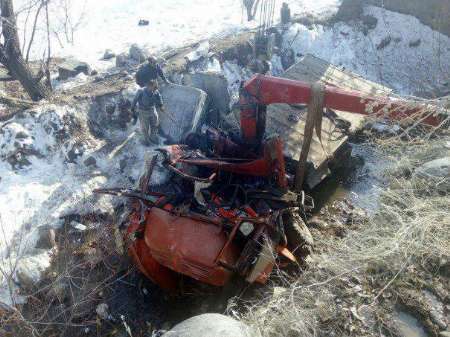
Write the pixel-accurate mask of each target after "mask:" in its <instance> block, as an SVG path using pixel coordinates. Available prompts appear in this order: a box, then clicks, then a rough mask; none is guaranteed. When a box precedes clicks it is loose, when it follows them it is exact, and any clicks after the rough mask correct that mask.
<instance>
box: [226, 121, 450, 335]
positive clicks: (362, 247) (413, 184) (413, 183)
mask: <svg viewBox="0 0 450 337" xmlns="http://www.w3.org/2000/svg"><path fill="white" fill-rule="evenodd" d="M407 131H408V133H403V134H402V135H398V136H394V137H391V138H389V139H384V140H382V141H379V140H378V141H376V142H375V143H374V144H373V145H374V146H375V147H377V150H379V151H381V152H382V153H383V154H384V155H386V156H388V157H390V158H392V160H393V165H392V166H391V167H390V168H389V169H388V170H387V171H385V172H380V174H383V175H384V176H385V177H386V179H387V180H388V184H387V187H386V188H385V189H384V190H380V204H379V207H378V209H377V211H376V213H375V214H373V215H371V216H368V217H367V218H366V219H364V221H360V222H359V226H358V227H357V228H352V229H351V230H349V231H347V235H345V236H344V237H343V238H339V239H337V238H336V237H334V236H333V237H330V236H329V235H325V234H321V233H320V232H315V234H316V235H315V240H316V246H317V247H319V251H321V252H320V253H318V254H317V255H316V256H315V257H314V261H313V263H312V266H311V268H310V269H309V270H306V271H304V272H303V273H301V274H299V275H296V276H292V275H290V276H289V275H286V274H281V273H280V274H279V277H278V278H277V280H275V281H274V286H281V287H282V288H275V292H274V290H273V289H265V290H264V291H263V296H262V297H261V299H260V300H257V301H255V300H253V301H251V302H248V303H245V304H244V305H245V307H246V310H245V311H244V313H243V314H242V311H241V312H239V311H238V310H237V307H238V306H234V305H233V304H232V305H231V306H230V312H231V313H232V314H234V315H235V316H238V317H239V318H241V319H242V320H243V321H245V322H246V323H248V324H250V325H252V326H255V327H257V328H258V329H259V330H260V332H261V334H262V335H263V336H271V337H272V336H302V337H303V336H348V335H354V336H361V335H379V331H381V330H382V329H384V328H385V325H384V323H383V320H384V313H385V311H383V310H382V305H383V302H384V301H385V297H388V296H391V294H392V293H395V291H396V287H397V286H398V285H400V284H401V282H402V280H409V279H410V277H411V275H413V274H414V275H415V274H416V273H419V274H420V272H418V271H424V272H426V273H429V274H430V275H434V274H436V273H437V274H439V269H440V268H442V263H445V261H448V260H449V259H450V230H449V229H450V218H449V216H448V205H450V195H449V194H448V190H447V191H445V190H444V191H443V190H442V189H441V188H439V186H438V184H437V183H436V181H429V180H424V179H422V178H420V177H418V176H417V175H416V174H415V170H416V169H417V168H418V167H419V166H420V165H422V164H423V163H425V162H428V161H430V160H433V159H437V158H442V157H444V156H447V157H448V156H449V155H450V149H449V148H448V141H449V140H450V137H449V134H448V133H446V134H441V135H440V136H439V137H436V135H435V132H436V131H435V130H433V136H431V135H430V134H429V133H428V134H425V135H424V134H421V137H417V136H415V137H414V139H412V138H410V134H411V130H409V129H407ZM447 183H448V181H447ZM439 185H440V186H442V181H440V182H439ZM317 233H318V235H317ZM446 268H448V266H447V267H446ZM274 293H275V295H274ZM241 304H242V303H241ZM363 321H364V324H361V322H363ZM378 330H379V331H378ZM375 332H377V333H375Z"/></svg>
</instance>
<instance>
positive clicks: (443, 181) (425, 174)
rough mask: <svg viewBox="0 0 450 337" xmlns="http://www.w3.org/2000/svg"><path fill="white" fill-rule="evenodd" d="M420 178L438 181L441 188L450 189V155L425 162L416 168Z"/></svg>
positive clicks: (433, 181)
mask: <svg viewBox="0 0 450 337" xmlns="http://www.w3.org/2000/svg"><path fill="white" fill-rule="evenodd" d="M416 175H417V176H418V177H419V178H422V179H425V180H427V181H428V182H430V183H436V184H437V187H438V188H439V189H443V190H450V157H444V158H440V159H436V160H433V161H430V162H428V163H425V164H423V165H422V166H420V167H419V168H418V169H417V170H416Z"/></svg>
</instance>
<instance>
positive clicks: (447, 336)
mask: <svg viewBox="0 0 450 337" xmlns="http://www.w3.org/2000/svg"><path fill="white" fill-rule="evenodd" d="M439 337H450V331H441V332H440V333H439Z"/></svg>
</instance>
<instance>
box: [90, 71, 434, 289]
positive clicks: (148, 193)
mask: <svg viewBox="0 0 450 337" xmlns="http://www.w3.org/2000/svg"><path fill="white" fill-rule="evenodd" d="M274 103H288V104H308V113H307V118H306V125H305V132H304V139H303V148H302V149H301V150H300V149H299V151H300V155H299V158H300V160H299V163H298V166H297V170H296V172H295V177H294V175H290V174H288V172H287V171H286V165H285V158H284V148H283V141H282V140H281V138H280V137H277V136H275V137H269V138H266V137H265V127H266V108H267V106H268V105H270V104H274ZM325 108H329V109H337V110H343V111H348V112H353V113H357V114H362V115H383V116H384V117H387V118H391V119H399V118H404V117H411V116H414V115H416V114H418V112H419V110H420V109H422V108H423V107H419V106H416V105H415V106H410V105H409V104H405V103H404V102H402V101H399V100H389V99H387V98H382V97H376V96H367V95H363V94H361V93H358V92H355V91H347V90H341V89H338V88H336V87H332V86H324V85H312V86H311V85H310V84H307V83H302V82H299V81H293V80H288V79H281V78H275V77H268V76H263V75H257V76H255V77H254V78H252V79H251V80H249V81H248V82H247V83H245V84H243V85H242V87H241V92H240V109H241V123H240V124H241V136H240V137H235V138H232V137H229V136H228V135H227V134H225V133H223V132H222V131H220V130H216V129H213V128H206V129H204V133H203V134H201V135H199V134H189V135H188V136H187V137H186V139H185V141H184V144H180V145H171V146H166V147H162V148H160V149H159V150H158V152H159V155H158V156H155V157H153V158H152V160H151V161H149V165H147V168H146V172H145V175H144V177H143V178H142V179H141V183H140V190H139V191H127V190H120V189H119V190H98V191H97V192H99V193H107V194H114V195H123V196H127V197H130V198H131V199H132V203H131V205H130V207H131V212H130V215H129V216H128V217H127V219H126V221H125V227H126V228H125V230H124V232H125V233H124V237H125V241H126V242H127V247H128V251H129V253H130V255H131V256H132V258H133V260H134V262H135V263H136V265H137V266H138V268H139V269H140V270H141V272H142V273H143V274H144V275H146V276H147V277H148V278H149V279H151V280H153V281H154V282H155V283H157V284H158V285H160V286H161V287H162V288H164V289H167V290H171V291H175V290H176V289H177V288H178V282H179V280H180V279H181V278H182V277H183V276H187V277H190V278H193V279H195V280H198V281H200V282H204V283H207V284H211V285H215V286H223V285H225V284H226V283H227V282H228V281H229V280H230V278H231V277H232V276H233V275H235V274H238V275H241V276H242V277H243V278H245V280H246V281H248V282H250V283H253V282H260V283H264V282H266V281H267V279H268V277H269V275H270V273H271V271H272V269H273V268H274V266H275V265H276V264H277V263H278V264H281V265H282V264H284V263H289V262H292V263H296V262H298V263H301V262H302V259H303V257H304V256H305V255H306V254H308V253H309V252H310V251H311V244H312V243H311V242H310V240H308V235H305V232H307V228H306V226H305V224H304V222H303V219H302V215H304V214H305V213H306V212H308V211H309V210H310V209H311V208H312V207H313V202H312V200H311V199H310V198H308V197H307V196H306V195H305V193H304V192H303V191H302V183H303V178H304V174H305V170H306V157H307V155H308V151H309V145H310V142H309V141H308V138H311V137H312V134H313V133H314V130H316V134H317V136H318V137H319V138H320V133H321V120H322V114H323V111H324V109H325ZM421 122H423V123H425V124H429V125H438V124H439V122H440V120H439V116H437V115H435V114H432V115H428V116H426V117H425V118H423V119H422V120H421ZM158 159H159V160H160V161H161V163H162V165H163V166H164V167H165V168H166V169H167V170H168V171H169V172H171V174H172V175H173V176H172V179H171V181H170V183H169V184H166V185H165V186H159V187H155V186H149V181H150V176H151V174H152V171H153V168H154V166H155V165H156V162H157V161H158ZM294 178H295V179H294ZM294 191H295V192H294Z"/></svg>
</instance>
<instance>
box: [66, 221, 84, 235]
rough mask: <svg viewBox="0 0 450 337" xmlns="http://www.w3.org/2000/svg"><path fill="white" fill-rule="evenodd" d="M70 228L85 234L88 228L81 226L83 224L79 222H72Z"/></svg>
mask: <svg viewBox="0 0 450 337" xmlns="http://www.w3.org/2000/svg"><path fill="white" fill-rule="evenodd" d="M70 226H71V227H72V228H73V229H76V230H77V231H79V232H84V231H85V230H86V229H87V227H86V226H85V225H83V224H81V223H79V222H76V221H72V222H71V223H70Z"/></svg>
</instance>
